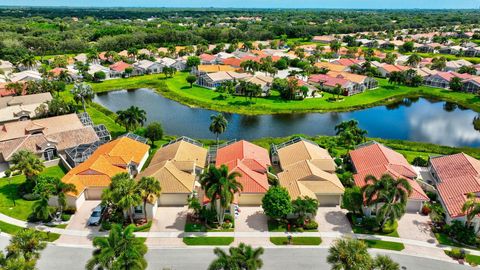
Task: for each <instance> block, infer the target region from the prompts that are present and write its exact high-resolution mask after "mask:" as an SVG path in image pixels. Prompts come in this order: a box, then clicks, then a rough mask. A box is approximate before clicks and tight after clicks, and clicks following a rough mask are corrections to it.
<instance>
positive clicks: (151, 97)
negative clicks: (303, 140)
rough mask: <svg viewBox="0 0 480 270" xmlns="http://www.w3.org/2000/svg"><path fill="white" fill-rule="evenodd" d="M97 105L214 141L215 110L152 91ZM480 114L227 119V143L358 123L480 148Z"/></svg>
mask: <svg viewBox="0 0 480 270" xmlns="http://www.w3.org/2000/svg"><path fill="white" fill-rule="evenodd" d="M94 102H97V103H99V104H101V105H103V106H105V107H107V108H108V109H110V110H112V111H114V112H116V111H118V110H123V109H126V108H128V107H129V106H131V105H134V106H138V107H140V108H143V109H144V110H145V111H146V112H147V121H148V122H151V121H159V122H160V123H162V125H163V127H164V130H165V132H166V133H168V134H172V135H184V136H189V137H193V138H212V139H213V138H214V136H213V134H212V133H210V131H209V130H208V126H209V125H210V115H212V114H214V113H216V112H215V111H212V110H206V109H201V108H190V107H188V106H185V105H183V104H180V103H178V102H176V101H173V100H170V99H167V98H165V97H163V96H161V95H158V94H157V93H155V92H153V91H152V90H150V89H137V90H134V91H126V90H120V91H113V92H109V93H106V94H100V95H97V96H96V97H95V98H94ZM477 115H478V114H477V113H476V112H474V111H472V110H469V109H465V108H462V107H460V106H457V105H456V104H452V103H448V102H444V101H434V100H427V99H424V98H417V99H405V100H404V101H403V102H399V103H397V104H393V105H389V106H378V107H373V108H369V109H363V110H358V111H352V112H330V113H295V114H275V115H254V116H249V115H241V114H229V113H225V117H226V118H227V120H228V122H229V125H228V128H227V131H226V132H225V133H224V134H222V135H221V136H220V138H221V139H234V138H236V139H246V140H250V139H255V138H261V137H283V136H289V135H292V134H308V135H334V133H335V130H334V127H335V125H336V124H338V123H340V122H342V121H345V120H349V119H356V120H357V121H358V122H359V123H360V127H361V128H363V129H365V130H367V131H368V136H369V137H380V138H385V139H404V140H411V141H422V142H431V143H436V144H442V145H449V146H480V132H478V131H477V130H475V128H474V126H473V120H474V119H475V117H476V116H477Z"/></svg>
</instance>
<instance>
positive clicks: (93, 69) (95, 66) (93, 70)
mask: <svg viewBox="0 0 480 270" xmlns="http://www.w3.org/2000/svg"><path fill="white" fill-rule="evenodd" d="M97 72H103V73H104V74H105V79H109V78H110V69H109V68H107V67H105V66H102V65H99V64H91V65H90V66H89V67H88V74H90V75H92V76H94V75H95V73H97Z"/></svg>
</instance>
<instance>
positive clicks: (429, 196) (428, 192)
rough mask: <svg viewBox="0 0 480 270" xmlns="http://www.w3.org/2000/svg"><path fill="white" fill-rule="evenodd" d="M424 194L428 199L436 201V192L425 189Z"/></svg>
mask: <svg viewBox="0 0 480 270" xmlns="http://www.w3.org/2000/svg"><path fill="white" fill-rule="evenodd" d="M425 194H427V196H428V198H429V199H430V201H431V202H435V201H437V193H436V192H432V191H427V192H425Z"/></svg>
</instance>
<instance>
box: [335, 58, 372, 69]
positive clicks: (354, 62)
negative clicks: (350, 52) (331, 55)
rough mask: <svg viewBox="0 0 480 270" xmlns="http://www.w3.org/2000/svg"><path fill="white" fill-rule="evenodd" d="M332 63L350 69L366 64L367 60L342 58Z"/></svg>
mask: <svg viewBox="0 0 480 270" xmlns="http://www.w3.org/2000/svg"><path fill="white" fill-rule="evenodd" d="M332 63H334V64H337V65H342V66H346V67H350V66H353V65H361V64H363V63H365V60H359V59H350V58H340V59H338V60H335V61H333V62H332Z"/></svg>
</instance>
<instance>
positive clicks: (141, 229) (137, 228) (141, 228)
mask: <svg viewBox="0 0 480 270" xmlns="http://www.w3.org/2000/svg"><path fill="white" fill-rule="evenodd" d="M150 227H152V221H151V220H150V221H149V222H147V223H145V224H143V225H142V226H138V227H135V229H134V231H135V232H140V231H145V230H147V229H150Z"/></svg>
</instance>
